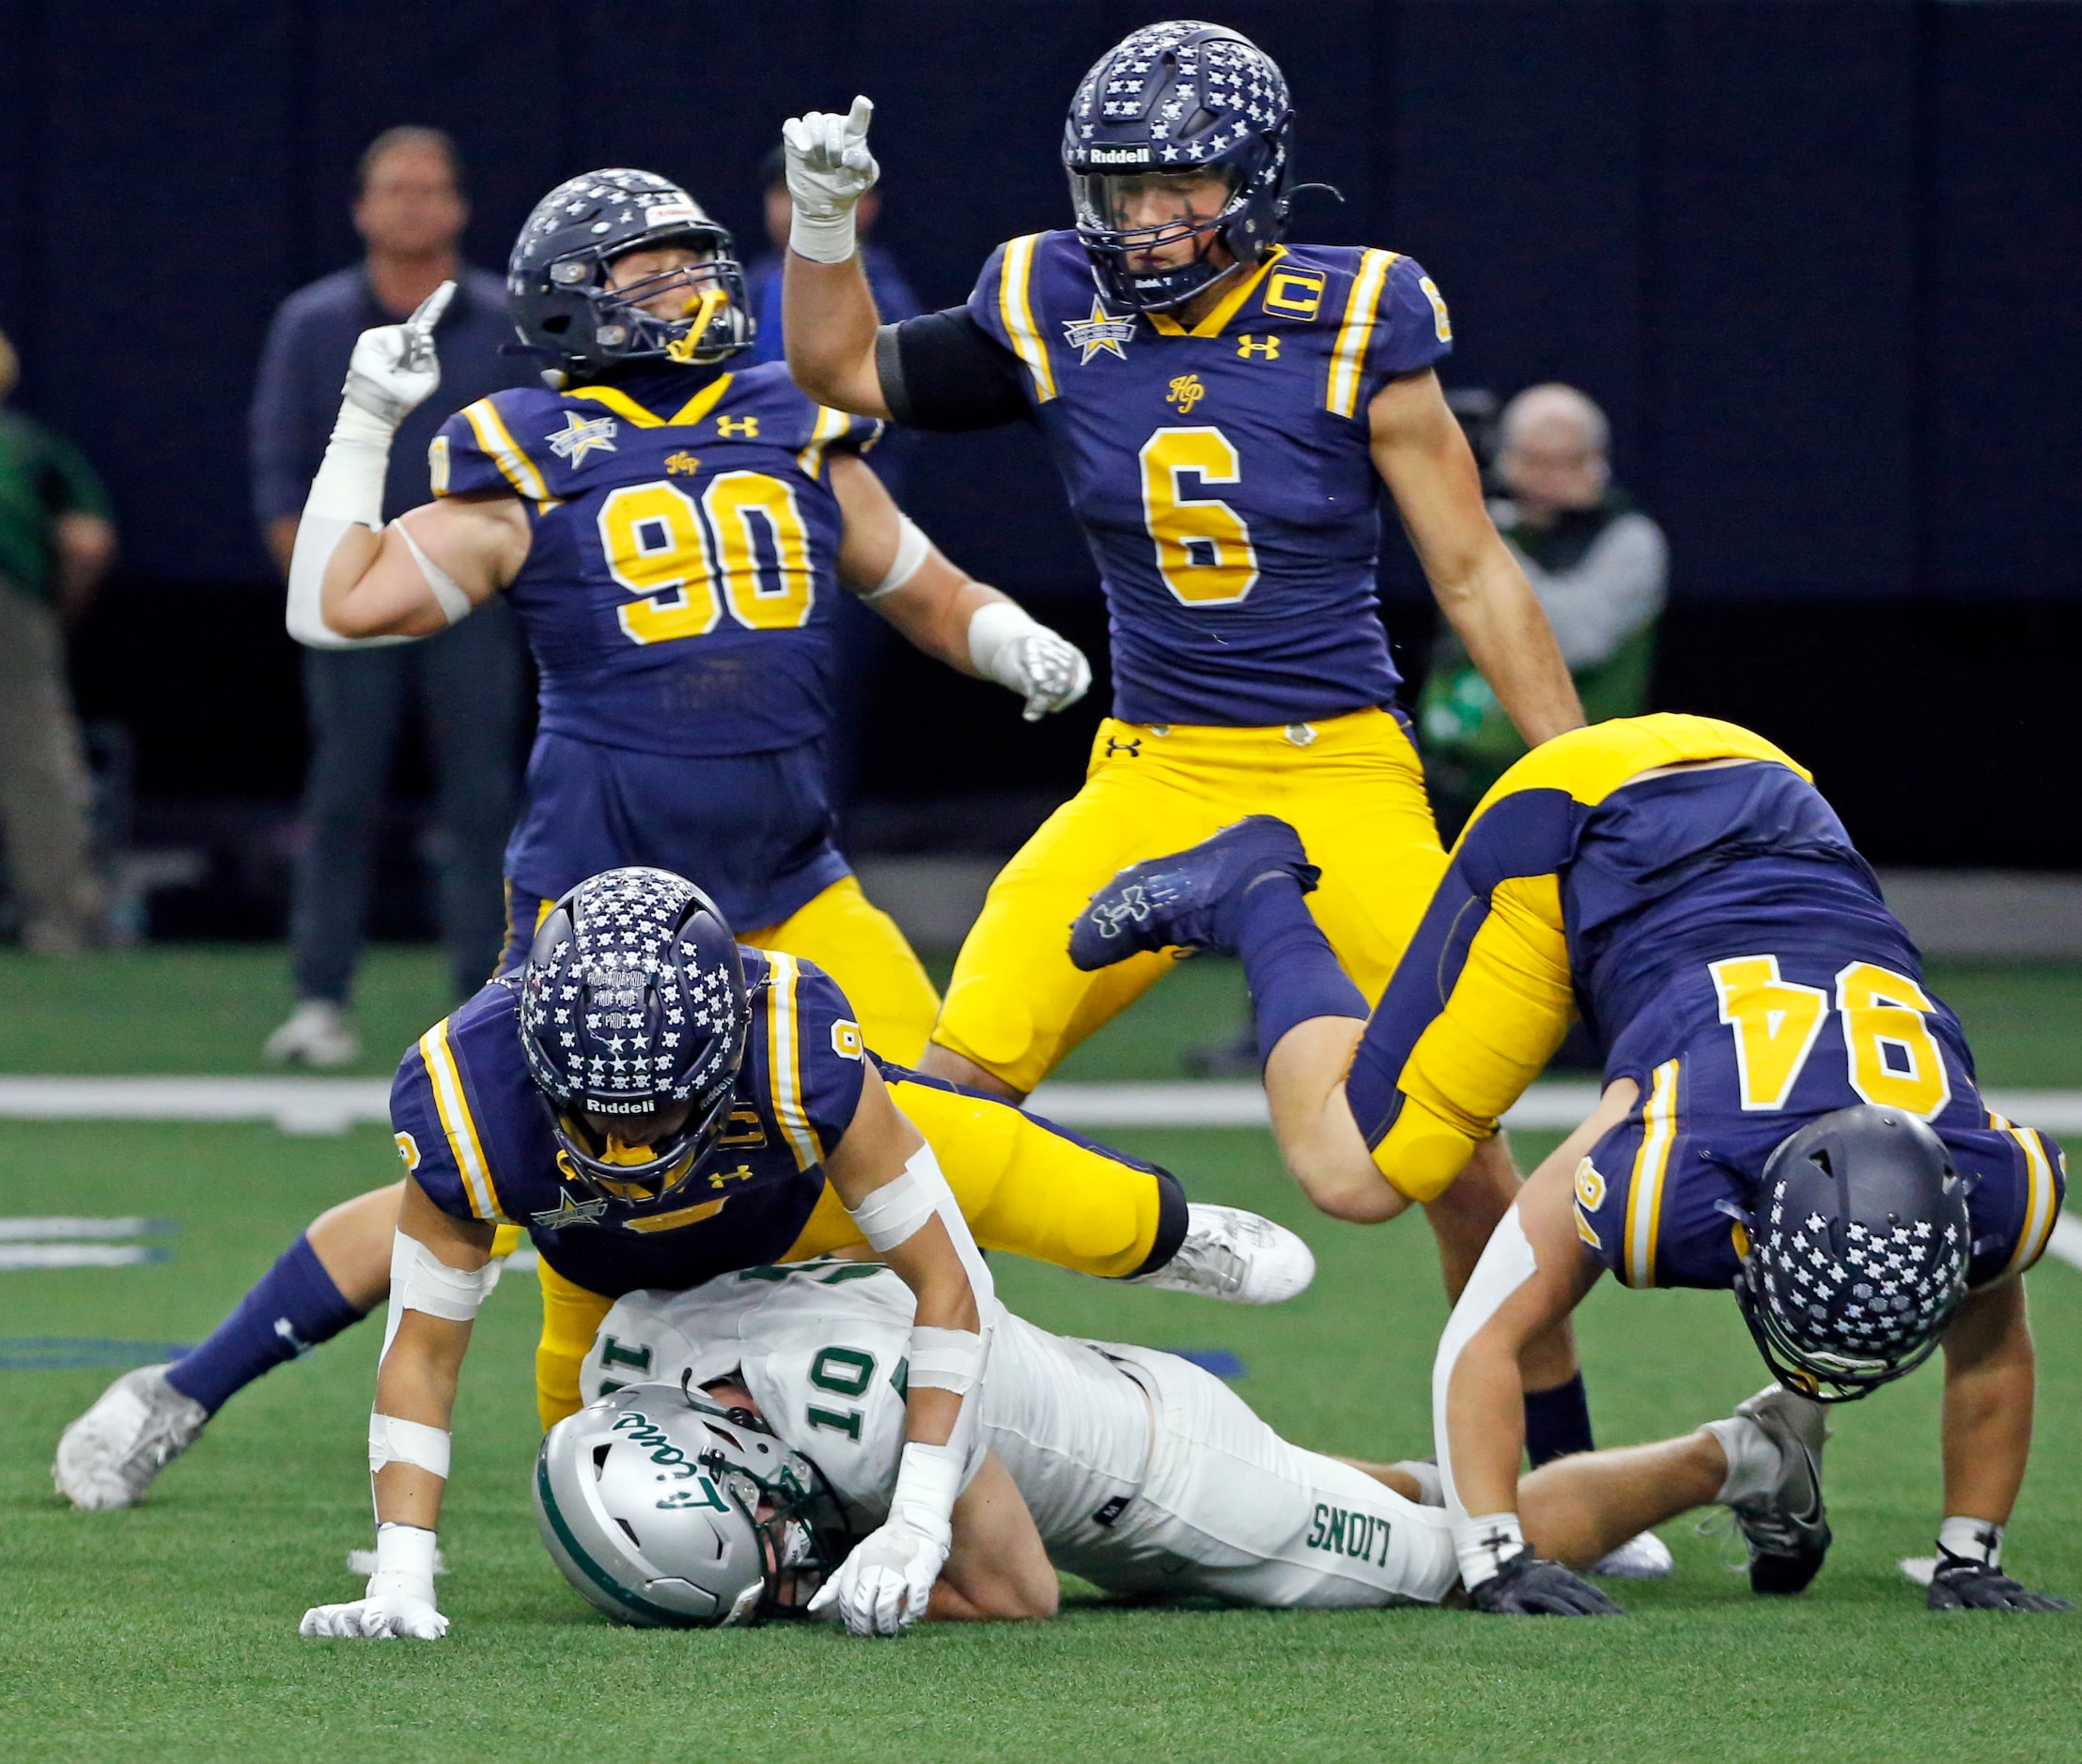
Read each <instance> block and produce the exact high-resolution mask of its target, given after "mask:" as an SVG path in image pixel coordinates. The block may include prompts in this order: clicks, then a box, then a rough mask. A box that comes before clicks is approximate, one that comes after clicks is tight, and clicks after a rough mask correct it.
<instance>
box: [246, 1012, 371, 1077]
mask: <svg viewBox="0 0 2082 1764" xmlns="http://www.w3.org/2000/svg"><path fill="white" fill-rule="evenodd" d="M261 1052H262V1053H263V1054H265V1055H266V1056H267V1058H268V1059H269V1060H272V1061H273V1062H274V1063H275V1064H276V1065H278V1066H286V1065H291V1064H294V1063H295V1062H297V1061H299V1060H301V1061H302V1062H303V1064H304V1065H307V1066H313V1067H316V1068H317V1069H318V1070H319V1071H321V1072H322V1071H324V1070H326V1069H327V1068H329V1067H333V1066H350V1065H352V1064H353V1063H354V1062H355V1061H356V1060H359V1059H360V1058H361V1057H362V1038H361V1037H360V1036H359V1035H357V1034H355V1033H354V1031H353V1029H350V1027H349V1026H348V1020H347V1013H346V1012H345V1011H343V1010H342V1009H341V1008H340V1007H339V1006H338V1005H336V1004H334V1003H333V1002H332V1001H331V1000H330V999H328V998H304V999H302V1000H300V1001H299V1003H298V1005H297V1008H296V1009H295V1010H294V1011H292V1012H290V1013H289V1015H288V1020H287V1022H285V1023H284V1024H283V1025H282V1026H281V1027H280V1028H279V1029H276V1030H275V1031H274V1033H273V1034H272V1035H270V1036H269V1037H268V1039H267V1041H266V1043H265V1044H263V1045H262V1047H261Z"/></svg>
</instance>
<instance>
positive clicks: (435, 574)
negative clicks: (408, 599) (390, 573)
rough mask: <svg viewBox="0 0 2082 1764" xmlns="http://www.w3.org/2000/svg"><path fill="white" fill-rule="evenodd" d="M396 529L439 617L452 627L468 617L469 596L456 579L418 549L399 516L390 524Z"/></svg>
mask: <svg viewBox="0 0 2082 1764" xmlns="http://www.w3.org/2000/svg"><path fill="white" fill-rule="evenodd" d="M392 524H393V525H394V526H396V529H397V534H398V537H400V538H401V539H403V540H404V541H405V549H407V550H408V551H410V552H411V553H412V562H413V563H415V564H417V565H419V573H420V574H421V575H422V576H424V577H425V578H426V579H427V587H428V588H429V589H431V590H432V592H433V596H434V604H435V605H437V606H438V607H440V608H441V616H442V617H443V618H444V619H446V620H447V621H448V623H449V624H451V625H453V624H455V622H456V621H457V620H458V619H466V618H468V617H469V616H470V611H471V607H470V596H468V595H466V594H464V593H463V591H462V590H461V589H460V588H458V586H457V585H456V579H455V578H454V577H453V576H451V575H450V574H449V573H448V572H447V571H446V570H444V569H443V568H442V566H441V565H439V564H437V563H435V562H434V560H433V559H432V558H430V557H428V556H427V553H426V552H424V551H423V550H421V549H419V541H418V540H417V539H415V538H413V537H412V528H411V527H409V526H407V525H406V524H405V518H404V517H403V516H402V515H400V516H399V517H398V518H397V519H396V521H395V522H393V523H392Z"/></svg>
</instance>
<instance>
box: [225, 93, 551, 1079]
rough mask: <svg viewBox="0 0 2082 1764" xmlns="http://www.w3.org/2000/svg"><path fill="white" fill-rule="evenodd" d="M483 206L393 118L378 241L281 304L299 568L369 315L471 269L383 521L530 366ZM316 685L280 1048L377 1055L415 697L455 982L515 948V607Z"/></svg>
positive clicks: (284, 482) (271, 338)
mask: <svg viewBox="0 0 2082 1764" xmlns="http://www.w3.org/2000/svg"><path fill="white" fill-rule="evenodd" d="M469 216H470V209H469V206H468V204H467V203H466V202H465V201H464V198H463V190H462V167H461V162H460V161H459V159H458V155H457V152H456V147H455V144H454V143H453V142H452V141H451V140H450V139H449V138H448V137H447V136H446V135H445V134H443V133H442V132H440V131H439V130H434V129H391V130H387V131H386V132H384V133H382V134H381V135H379V136H377V138H376V140H375V142H374V143H373V144H372V145H371V146H370V147H369V149H368V151H367V152H366V153H365V154H364V155H363V156H362V163H361V178H360V189H359V194H358V196H357V198H356V200H355V204H354V228H355V231H357V232H358V233H360V234H361V236H362V238H363V240H364V241H365V243H366V245H367V248H368V250H367V255H366V256H365V258H364V260H363V262H362V263H361V264H359V265H358V266H356V267H355V268H353V269H350V270H342V271H339V272H338V273H337V274H334V275H329V276H327V277H325V278H324V279H323V280H322V281H319V282H314V283H312V284H311V285H310V286H308V287H304V288H300V289H298V290H297V292H296V293H294V294H292V295H290V296H289V298H288V299H287V300H286V301H284V302H282V305H281V307H280V308H279V310H277V312H276V313H275V317H274V323H273V325H272V328H271V329H270V331H269V333H268V342H267V349H266V353H265V354H264V355H263V356H262V358H261V363H260V377H259V383H258V384H257V385H256V388H255V390H254V398H253V417H252V438H253V490H254V508H255V512H256V514H257V515H258V517H259V519H260V526H261V531H262V533H263V534H264V535H265V536H266V539H267V543H268V549H269V550H270V552H271V553H272V555H273V557H274V561H275V564H276V565H277V566H278V567H279V568H280V569H281V570H282V571H283V573H284V574H285V575H287V572H288V567H289V556H290V553H291V551H292V550H294V549H295V546H296V528H297V519H298V517H299V516H300V515H301V514H302V512H303V501H304V497H305V495H306V493H307V492H308V491H309V489H310V487H311V479H312V478H313V476H314V475H316V473H317V472H318V467H319V460H320V459H321V458H322V457H323V456H324V453H325V443H326V438H327V436H328V435H329V434H330V433H331V432H332V427H333V420H334V417H335V416H336V415H337V414H338V411H339V406H340V382H341V380H342V379H345V378H346V375H347V362H348V357H349V356H350V354H351V353H352V352H353V348H354V340H355V338H356V337H357V336H359V335H360V334H361V333H363V332H364V331H365V330H367V329H369V328H370V327H371V326H374V325H387V324H395V323H396V322H397V321H398V320H400V319H402V318H404V317H407V316H408V315H409V314H410V313H411V312H412V308H413V307H415V306H417V305H418V304H419V302H421V301H423V300H425V299H426V298H427V295H429V294H431V293H432V292H433V291H434V289H435V288H436V287H438V286H440V285H441V284H442V283H443V281H446V280H448V279H449V278H451V277H453V278H454V279H455V280H456V282H457V283H458V287H457V290H456V298H455V300H454V301H453V302H451V303H450V305H449V307H448V311H447V314H446V316H445V317H443V320H442V322H441V328H440V330H439V332H438V333H436V334H437V336H438V338H439V344H440V350H441V391H440V392H439V393H438V394H437V395H435V396H434V397H432V398H430V399H428V400H427V403H425V404H423V405H421V406H420V407H419V409H418V410H414V411H413V412H412V414H411V415H410V416H408V417H407V418H406V419H405V421H404V423H403V425H402V426H400V428H399V430H398V434H397V444H396V446H395V447H393V448H392V450H391V458H390V477H389V481H388V483H387V484H386V486H385V487H384V493H383V516H384V518H385V519H393V518H396V516H398V515H399V514H401V513H403V512H404V511H405V510H406V509H408V508H412V507H416V506H417V505H418V504H419V503H424V502H427V500H428V499H429V496H430V494H431V492H430V489H429V485H428V478H427V443H428V442H429V441H432V440H433V437H434V432H435V431H436V430H437V429H438V428H439V427H440V426H441V425H442V423H443V421H444V420H445V419H446V418H447V417H448V416H449V415H451V414H452V413H453V412H455V411H457V410H460V409H461V408H462V407H463V406H464V405H467V404H471V403H474V401H475V400H476V399H478V398H481V397H483V396H485V395H487V394H489V393H493V392H497V391H500V390H502V389H503V388H505V387H507V386H516V385H521V384H523V383H525V382H526V380H527V379H528V378H529V372H528V369H527V366H526V364H525V362H524V360H521V359H519V358H514V357H505V356H502V355H501V354H500V347H501V345H502V344H505V343H508V342H511V341H512V340H513V334H514V333H513V327H512V325H511V324H510V323H509V322H508V320H507V317H506V303H505V283H504V281H503V280H502V279H501V278H500V277H499V276H497V275H494V274H492V273H491V272H489V271H484V270H477V269H473V268H471V267H470V266H469V265H467V264H464V263H463V262H461V260H460V259H459V257H458V255H457V241H458V240H459V239H460V238H461V236H462V230H463V226H464V224H465V223H466V222H467V221H468V219H469ZM303 690H304V699H305V704H306V709H307V711H308V715H309V718H310V727H311V743H312V754H311V770H310V775H309V778H308V779H307V781H306V783H305V793H304V800H303V843H302V845H301V847H300V849H299V851H298V854H297V862H296V874H295V880H294V891H293V897H292V903H291V908H290V919H289V936H290V942H291V945H292V956H293V961H294V965H295V979H296V995H297V1005H296V1009H295V1011H294V1013H293V1014H291V1015H290V1017H289V1019H288V1021H287V1022H286V1023H284V1024H283V1025H282V1027H281V1028H280V1029H276V1030H275V1032H274V1033H273V1034H272V1035H271V1036H270V1037H269V1038H268V1043H267V1053H268V1057H269V1058H270V1059H272V1060H304V1061H307V1062H308V1063H309V1064H311V1065H314V1066H333V1065H342V1064H345V1063H347V1062H348V1061H350V1060H353V1059H354V1058H356V1056H357V1055H358V1054H359V1052H360V1044H359V1042H358V1040H357V1038H356V1036H355V1035H354V1033H353V1030H352V1029H351V1027H350V1023H349V1019H348V1017H347V1014H346V1012H347V1004H348V997H349V993H350V988H351V986H352V983H353V978H354V968H355V964H356V962H357V961H358V960H359V958H360V954H361V949H362V943H363V939H364V937H365V935H366V931H367V923H368V906H369V872H370V866H371V859H372V856H373V847H374V842H375V835H376V831H377V828H378V825H379V823H380V820H381V810H382V805H383V799H384V792H385V785H386V783H387V781H388V779H389V775H390V769H391V761H392V758H393V756H394V754H395V751H396V746H397V740H398V735H399V734H400V732H401V729H402V726H403V723H404V720H405V718H406V714H407V710H408V708H409V705H410V704H411V703H412V701H414V700H416V701H417V702H418V704H419V707H420V714H421V717H422V720H423V721H424V723H425V726H426V730H427V738H428V742H429V745H430V747H431V749H432V752H433V763H434V774H435V780H436V790H437V795H438V799H437V801H436V803H435V808H434V828H433V832H434V838H433V841H432V846H433V857H434V862H435V868H436V871H437V873H438V876H439V882H440V890H439V898H440V919H441V929H442V936H443V940H444V941H445V943H446V944H447V948H448V957H449V964H450V983H451V985H452V987H453V989H454V993H455V996H456V997H457V998H466V997H468V996H469V995H470V994H471V993H472V992H474V991H475V990H476V988H477V987H478V986H479V985H481V984H482V983H483V982H484V979H485V977H486V976H487V975H488V974H489V973H490V972H491V968H492V965H493V963H494V962H496V961H497V959H498V954H499V947H500V942H501V939H502V937H503V936H504V931H505V898H504V893H503V890H502V886H501V879H500V877H501V861H500V860H501V858H502V855H503V853H504V849H505V839H506V834H507V831H508V829H509V828H510V827H511V825H512V821H513V813H514V801H515V793H516V773H517V770H518V744H519V737H520V729H521V717H522V714H523V699H522V694H523V691H524V679H523V671H522V663H521V641H520V636H519V633H518V630H517V628H516V627H515V625H514V621H513V614H512V610H511V609H510V608H509V607H508V606H507V605H506V604H505V600H504V598H503V597H495V598H494V599H493V600H492V601H491V602H490V603H489V605H487V606H485V607H483V608H480V609H479V611H478V613H477V615H476V616H475V617H474V618H471V619H466V620H464V621H463V622H462V623H461V624H459V625H458V626H457V627H455V628H454V629H453V630H451V631H448V632H445V633H444V634H443V635H442V636H439V637H434V638H429V639H427V641H426V642H415V643H408V644H402V645H400V646H398V647H396V648H395V649H375V650H347V651H337V650H336V651H328V650H315V649H307V650H305V651H304V652H303Z"/></svg>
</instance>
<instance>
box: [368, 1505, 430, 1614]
mask: <svg viewBox="0 0 2082 1764" xmlns="http://www.w3.org/2000/svg"><path fill="white" fill-rule="evenodd" d="M434 1541H435V1540H434V1534H433V1533H432V1532H431V1531H428V1530H427V1529H426V1528H425V1527H424V1526H421V1525H398V1524H384V1525H378V1526H377V1527H376V1571H375V1573H373V1574H371V1575H370V1576H369V1577H368V1587H367V1590H366V1592H365V1594H364V1596H365V1598H370V1599H381V1598H383V1597H384V1596H385V1595H387V1594H394V1593H403V1594H405V1595H407V1596H408V1597H410V1598H414V1599H422V1600H425V1601H426V1602H427V1603H428V1604H432V1603H433V1602H434V1556H435V1549H434Z"/></svg>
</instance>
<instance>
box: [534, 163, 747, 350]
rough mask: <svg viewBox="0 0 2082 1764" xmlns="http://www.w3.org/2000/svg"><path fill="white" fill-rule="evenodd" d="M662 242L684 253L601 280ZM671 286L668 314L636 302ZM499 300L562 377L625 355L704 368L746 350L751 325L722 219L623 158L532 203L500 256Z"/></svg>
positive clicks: (739, 271)
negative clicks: (674, 297)
mask: <svg viewBox="0 0 2082 1764" xmlns="http://www.w3.org/2000/svg"><path fill="white" fill-rule="evenodd" d="M665 245H684V246H686V247H687V248H688V249H689V250H690V251H691V252H693V253H694V254H695V260H694V261H693V262H692V263H691V264H688V265H685V266H684V267H682V268H680V269H676V270H665V271H660V272H659V273H658V274H656V275H652V276H648V277H646V278H645V279H644V280H643V281H640V282H634V283H631V284H629V286H625V287H618V288H617V287H610V286H608V273H607V266H608V265H609V264H611V263H612V262H613V261H614V259H615V258H617V257H619V256H622V255H625V254H626V253H629V252H632V251H646V250H651V249H655V248H657V247H660V246H665ZM682 290H684V292H685V294H686V296H687V299H686V306H685V311H684V312H683V313H682V315H681V316H680V317H677V318H661V317H658V316H657V315H656V314H655V313H652V312H650V311H648V310H646V307H647V303H648V302H652V301H654V300H656V299H657V298H658V297H659V296H660V295H661V294H677V293H679V292H680V291H682ZM506 306H507V310H508V311H509V312H510V313H511V314H512V316H513V324H514V329H515V330H516V331H518V332H519V333H521V338H522V339H523V341H524V342H525V343H526V344H527V346H528V348H529V350H530V352H531V353H533V354H535V355H536V356H537V357H539V358H540V359H541V360H543V361H544V362H546V363H547V364H549V365H550V367H551V369H552V372H554V373H556V374H558V375H561V376H562V377H563V379H565V380H567V381H571V382H577V381H583V380H589V379H598V378H599V377H600V375H601V374H603V373H605V372H607V371H609V370H610V369H612V368H614V367H616V366H619V365H622V364H629V363H645V362H676V363H679V364H682V365H695V366H707V365H708V364H712V363H716V362H720V361H722V360H723V359H724V358H725V357H727V356H731V355H735V354H736V353H737V352H738V350H740V349H745V348H751V346H752V337H753V333H754V329H755V326H754V321H753V317H752V308H751V306H750V305H749V304H748V303H747V302H746V300H745V282H744V271H743V270H742V268H741V267H740V266H739V264H738V255H737V248H736V246H735V245H734V243H733V242H732V240H731V237H730V229H729V228H728V227H725V226H722V225H721V224H718V223H717V222H715V221H713V220H711V219H709V217H708V215H707V213H706V212H705V211H704V210H703V209H702V206H701V204H700V203H698V202H696V201H695V200H694V199H693V197H691V195H689V194H688V193H686V192H685V191H684V190H682V189H681V188H680V187H679V186H678V185H677V184H676V183H674V182H672V181H671V180H670V179H669V178H660V177H659V176H658V175H657V174H656V173H654V172H642V171H632V170H630V169H629V168H628V167H625V166H610V167H608V168H606V169H605V170H602V171H597V172H585V173H583V174H582V175H581V176H579V177H577V178H567V179H566V180H565V181H564V182H563V183H561V184H559V185H558V186H557V187H556V188H555V189H554V190H552V191H551V192H550V193H549V194H548V195H546V196H544V197H543V198H542V200H541V201H540V202H538V203H536V205H535V211H534V212H533V213H532V214H530V215H529V216H528V218H527V221H526V223H525V224H523V225H522V226H521V237H520V238H519V239H517V240H514V243H513V255H512V256H511V257H510V258H508V259H507V262H506Z"/></svg>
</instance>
